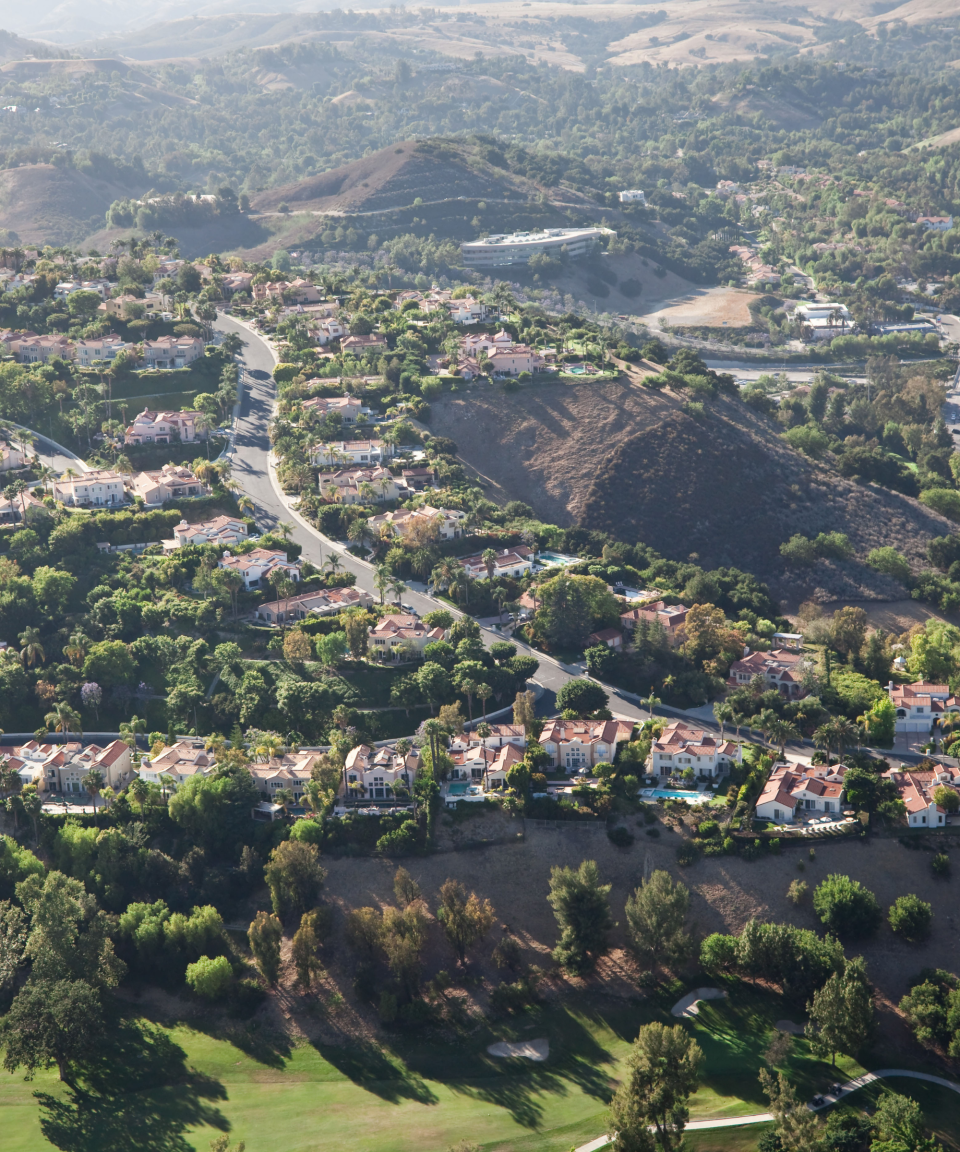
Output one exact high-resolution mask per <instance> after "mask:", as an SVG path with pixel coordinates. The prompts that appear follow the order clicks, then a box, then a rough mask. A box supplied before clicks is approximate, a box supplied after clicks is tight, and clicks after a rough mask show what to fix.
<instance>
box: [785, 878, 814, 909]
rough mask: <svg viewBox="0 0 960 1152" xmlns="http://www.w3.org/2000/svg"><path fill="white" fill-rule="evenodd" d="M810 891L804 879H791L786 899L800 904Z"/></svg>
mask: <svg viewBox="0 0 960 1152" xmlns="http://www.w3.org/2000/svg"><path fill="white" fill-rule="evenodd" d="M809 891H810V885H809V884H808V883H807V882H806V880H793V881H792V882H791V884H790V887H789V888H788V889H787V899H788V900H789V901H790V903H791V904H802V903H803V902H804V900H806V898H807V894H808V893H809Z"/></svg>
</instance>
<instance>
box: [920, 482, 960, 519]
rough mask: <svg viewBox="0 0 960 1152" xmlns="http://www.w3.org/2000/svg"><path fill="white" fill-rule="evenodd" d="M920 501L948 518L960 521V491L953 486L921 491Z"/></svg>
mask: <svg viewBox="0 0 960 1152" xmlns="http://www.w3.org/2000/svg"><path fill="white" fill-rule="evenodd" d="M920 503H921V504H926V506H927V507H928V508H932V509H933V510H934V512H939V513H940V515H941V516H946V517H947V519H948V520H957V521H960V492H956V491H954V490H953V489H952V488H928V489H927V490H926V491H925V492H921V493H920Z"/></svg>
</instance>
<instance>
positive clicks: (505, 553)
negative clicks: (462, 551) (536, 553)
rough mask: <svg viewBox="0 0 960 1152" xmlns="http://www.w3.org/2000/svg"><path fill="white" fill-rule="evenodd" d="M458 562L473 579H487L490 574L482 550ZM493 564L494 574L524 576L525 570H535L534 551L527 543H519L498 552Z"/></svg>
mask: <svg viewBox="0 0 960 1152" xmlns="http://www.w3.org/2000/svg"><path fill="white" fill-rule="evenodd" d="M457 563H458V564H459V565H460V567H461V568H463V569H464V571H465V572H466V574H467V575H468V576H469V577H470V579H471V580H477V579H485V578H486V577H487V576H488V575H489V569H488V567H487V564H486V561H485V560H484V559H483V553H482V552H475V553H474V554H473V555H472V556H463V557H461V558H460V560H458V561H457ZM491 564H492V567H493V574H494V576H513V577H518V576H522V575H523V574H524V573H525V572H530V571H532V570H533V553H532V552H531V551H530V549H529V548H528V547H527V546H526V544H517V545H515V546H514V547H513V548H504V549H503V550H502V551H500V552H498V553H497V554H496V557H495V559H494V560H492V561H491Z"/></svg>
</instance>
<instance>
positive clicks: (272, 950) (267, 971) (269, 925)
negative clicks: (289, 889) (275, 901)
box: [247, 912, 283, 984]
mask: <svg viewBox="0 0 960 1152" xmlns="http://www.w3.org/2000/svg"><path fill="white" fill-rule="evenodd" d="M282 939H283V927H282V925H281V924H280V921H279V919H278V918H277V917H276V916H274V915H271V913H269V912H258V913H257V914H256V916H255V917H254V918H253V921H252V923H251V924H250V927H249V928H248V929H247V940H248V941H249V942H250V951H251V952H252V953H253V958H254V960H256V962H257V967H258V968H259V969H260V971H261V973H262V974H263V978H264V980H266V982H267V983H268V984H276V982H277V976H278V975H279V973H280V943H281V940H282Z"/></svg>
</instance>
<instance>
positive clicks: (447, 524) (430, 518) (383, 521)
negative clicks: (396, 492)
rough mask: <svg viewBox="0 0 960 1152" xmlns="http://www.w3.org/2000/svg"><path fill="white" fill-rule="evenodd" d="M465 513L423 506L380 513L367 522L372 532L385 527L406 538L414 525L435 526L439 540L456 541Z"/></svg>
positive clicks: (461, 532) (461, 531) (461, 529)
mask: <svg viewBox="0 0 960 1152" xmlns="http://www.w3.org/2000/svg"><path fill="white" fill-rule="evenodd" d="M466 518H467V514H466V513H465V512H458V511H455V510H453V509H450V508H434V507H432V506H431V505H429V504H424V505H423V507H421V508H398V509H397V510H396V511H395V512H381V513H380V514H379V515H378V516H371V517H370V518H369V519H368V520H367V524H368V525H369V526H370V529H371V531H372V532H375V533H379V532H380V529H381V528H382V527H384V526H385V525H389V526H390V527H391V528H392V529H393V533H394V535H395V536H401V537H403V536H406V535H407V534H408V533H409V532H410V531H411V529H412V528H413V527H414V525H418V524H424V523H427V524H435V525H436V528H437V535H438V538H439V539H440V540H456V539H458V538H459V537H460V536H462V535H463V521H464V520H466Z"/></svg>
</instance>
